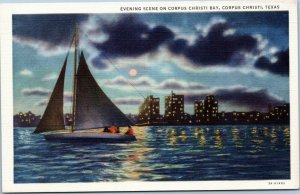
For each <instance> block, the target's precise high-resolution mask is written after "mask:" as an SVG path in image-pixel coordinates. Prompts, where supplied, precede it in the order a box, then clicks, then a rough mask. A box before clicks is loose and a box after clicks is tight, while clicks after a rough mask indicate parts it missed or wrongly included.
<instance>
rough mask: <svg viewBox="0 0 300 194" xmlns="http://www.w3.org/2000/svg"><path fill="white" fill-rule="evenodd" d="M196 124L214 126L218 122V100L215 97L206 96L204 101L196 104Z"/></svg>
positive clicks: (197, 101) (198, 101)
mask: <svg viewBox="0 0 300 194" xmlns="http://www.w3.org/2000/svg"><path fill="white" fill-rule="evenodd" d="M194 111H195V123H198V124H201V123H202V124H213V123H217V122H218V100H216V99H215V97H214V96H212V95H209V96H206V97H205V99H204V100H196V101H195V102H194Z"/></svg>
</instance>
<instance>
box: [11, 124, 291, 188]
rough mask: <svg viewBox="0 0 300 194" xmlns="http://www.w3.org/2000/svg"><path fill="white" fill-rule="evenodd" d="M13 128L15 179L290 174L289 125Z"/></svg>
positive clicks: (264, 176) (218, 177) (249, 177)
mask: <svg viewBox="0 0 300 194" xmlns="http://www.w3.org/2000/svg"><path fill="white" fill-rule="evenodd" d="M32 131H33V128H15V129H14V181H15V183H66V182H97V181H127V180H142V181H171V180H176V181H195V180H199V181H200V180H265V179H289V178H290V159H289V158H290V130H289V127H288V126H278V125H277V126H270V125H269V126H267V125H264V126H250V125H249V126H246V125H240V126H199V127H196V126H187V127H178V126H177V127H140V128H138V129H136V133H137V138H138V141H136V142H132V143H127V144H116V143H114V144H112V143H111V144H108V143H89V142H86V143H67V142H64V143H62V142H49V141H46V140H44V138H43V136H42V135H32V134H31V132H32Z"/></svg>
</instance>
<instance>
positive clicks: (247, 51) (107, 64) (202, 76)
mask: <svg viewBox="0 0 300 194" xmlns="http://www.w3.org/2000/svg"><path fill="white" fill-rule="evenodd" d="M76 21H77V23H78V25H79V29H80V30H79V34H80V50H82V51H83V52H84V54H85V56H86V58H87V62H88V64H89V68H90V69H91V71H92V73H93V75H94V77H95V79H96V80H97V82H98V83H99V85H100V87H101V88H102V89H103V90H104V92H105V93H106V94H107V95H108V96H109V97H110V98H111V99H112V101H113V102H115V103H116V105H117V106H118V107H119V108H120V109H121V110H122V111H123V112H124V113H135V114H136V113H137V111H138V106H139V105H140V104H141V103H142V101H143V97H146V96H147V95H151V94H152V95H154V96H155V97H160V99H161V112H162V113H163V111H164V96H166V95H169V94H170V93H171V91H172V90H173V91H174V92H175V93H176V94H184V95H185V112H187V113H191V114H193V113H194V112H193V102H194V100H198V99H203V98H204V97H205V96H206V95H210V94H212V95H215V96H216V98H217V99H218V100H219V110H220V111H223V110H224V111H228V112H229V111H251V110H257V111H266V110H267V107H268V104H273V105H279V104H282V103H288V102H289V44H288V41H289V40H288V12H227V13H225V12H224V13H220V12H218V13H163V14H105V15H104V14H99V15H87V14H86V15H71V14H68V15H14V16H13V72H14V75H13V76H14V113H17V112H20V111H22V112H24V111H28V110H31V111H32V112H34V113H36V114H42V113H43V112H44V110H45V107H46V104H47V101H48V98H49V95H50V94H51V91H52V89H53V87H54V84H55V82H56V79H57V77H58V74H59V71H60V69H61V67H62V64H63V62H64V59H65V57H66V54H67V52H68V51H69V48H70V42H71V38H72V35H73V32H74V26H75V23H76ZM72 51H73V50H72V49H71V50H70V56H69V59H68V68H67V71H68V73H67V75H66V76H67V77H66V82H65V101H66V105H65V112H66V113H67V112H70V110H71V106H70V104H71V103H70V101H71V86H72V84H71V83H72V82H71V80H72V73H73V72H72V68H73V67H72V66H73V64H72V63H73V56H72V54H73V53H72Z"/></svg>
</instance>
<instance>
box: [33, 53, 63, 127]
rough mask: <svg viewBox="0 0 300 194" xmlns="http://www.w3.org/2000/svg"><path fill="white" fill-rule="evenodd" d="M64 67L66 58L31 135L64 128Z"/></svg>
mask: <svg viewBox="0 0 300 194" xmlns="http://www.w3.org/2000/svg"><path fill="white" fill-rule="evenodd" d="M66 65H67V58H66V59H65V62H64V65H63V67H62V69H61V72H60V74H59V77H58V80H57V82H56V84H55V87H54V90H53V92H52V94H51V97H50V100H49V102H48V105H47V108H46V110H45V112H44V114H43V117H42V119H41V121H40V122H39V124H38V126H37V128H36V129H35V131H34V132H33V133H42V132H47V131H56V130H62V129H64V128H65V124H64V112H63V101H64V82H65V71H66Z"/></svg>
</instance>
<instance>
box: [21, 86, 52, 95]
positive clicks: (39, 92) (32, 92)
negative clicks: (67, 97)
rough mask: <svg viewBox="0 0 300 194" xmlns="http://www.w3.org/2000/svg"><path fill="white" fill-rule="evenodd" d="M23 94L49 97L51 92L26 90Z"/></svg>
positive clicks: (36, 89) (39, 89)
mask: <svg viewBox="0 0 300 194" xmlns="http://www.w3.org/2000/svg"><path fill="white" fill-rule="evenodd" d="M22 94H23V95H25V96H49V95H50V94H51V91H50V90H47V89H44V88H26V89H23V90H22Z"/></svg>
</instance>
